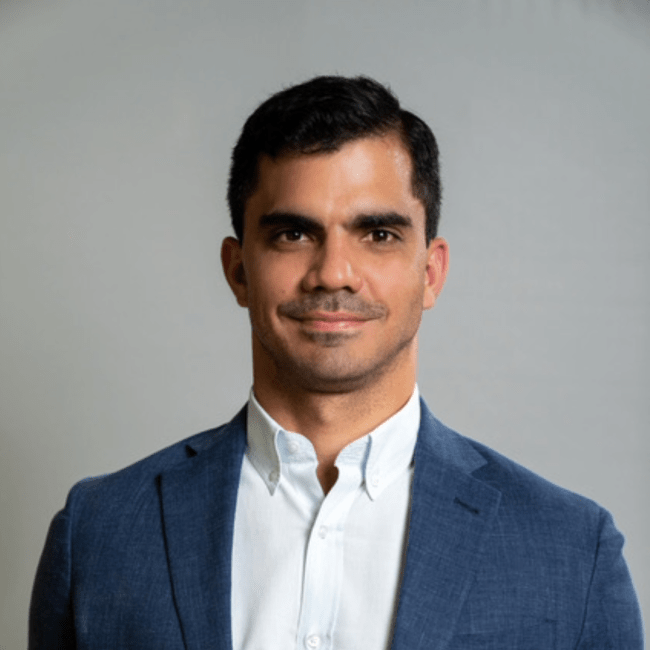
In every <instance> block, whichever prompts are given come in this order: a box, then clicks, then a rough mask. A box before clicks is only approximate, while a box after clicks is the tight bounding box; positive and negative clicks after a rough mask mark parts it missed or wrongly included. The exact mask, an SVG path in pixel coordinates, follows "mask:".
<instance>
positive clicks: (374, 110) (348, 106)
mask: <svg viewBox="0 0 650 650" xmlns="http://www.w3.org/2000/svg"><path fill="white" fill-rule="evenodd" d="M391 132H394V133H397V134H398V135H399V136H400V137H401V139H402V142H403V143H404V145H405V147H406V149H407V151H408V152H409V154H410V156H411V162H412V167H413V170H412V179H411V183H412V191H413V195H414V196H415V197H416V198H417V199H419V200H420V201H421V202H422V204H423V205H424V209H425V213H426V228H425V231H426V232H425V237H426V242H427V245H428V244H429V242H430V241H431V240H432V239H433V238H434V237H435V236H436V234H437V231H438V221H439V219H440V199H441V194H442V187H441V183H440V169H439V164H438V145H437V143H436V139H435V136H434V135H433V133H432V132H431V129H430V128H429V127H428V126H427V125H426V123H425V122H424V121H423V120H421V119H420V118H419V117H417V115H414V114H413V113H410V112H409V111H405V110H404V109H402V108H401V107H400V104H399V101H398V99H397V97H396V96H395V95H394V94H393V93H392V92H391V91H390V90H389V89H388V88H386V87H385V86H383V85H381V84H380V83H378V82H377V81H375V80H373V79H370V78H369V77H341V76H323V77H315V78H313V79H311V80H309V81H306V82H304V83H301V84H298V85H296V86H291V87H289V88H286V89H284V90H282V91H280V92H278V93H276V94H274V95H272V96H271V97H269V99H267V100H266V101H265V102H263V103H262V104H260V106H259V107H258V108H257V109H256V110H255V111H254V112H253V113H252V115H251V116H250V117H249V118H248V119H247V120H246V122H245V124H244V128H243V129H242V132H241V135H240V136H239V140H238V141H237V144H236V145H235V148H234V149H233V153H232V161H231V165H230V178H229V181H228V206H229V208H230V218H231V220H232V226H233V229H234V230H235V234H236V235H237V238H238V239H239V240H240V241H242V239H243V235H244V212H245V208H246V202H247V201H248V199H249V198H250V197H251V196H252V195H253V193H254V192H255V189H256V187H257V181H258V163H259V159H260V156H262V155H265V156H269V157H270V158H272V159H275V158H278V157H280V156H284V155H289V154H296V153H297V154H310V153H323V152H332V151H337V150H338V149H340V148H341V147H342V146H343V145H344V144H346V143H347V142H350V141H352V140H358V139H360V138H365V137H370V136H375V135H379V136H381V135H386V134H388V133H391Z"/></svg>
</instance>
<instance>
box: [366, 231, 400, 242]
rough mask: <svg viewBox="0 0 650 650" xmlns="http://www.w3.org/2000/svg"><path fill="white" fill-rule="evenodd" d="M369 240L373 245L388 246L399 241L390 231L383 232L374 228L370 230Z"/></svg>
mask: <svg viewBox="0 0 650 650" xmlns="http://www.w3.org/2000/svg"><path fill="white" fill-rule="evenodd" d="M368 236H369V237H370V240H371V241H372V242H373V243H375V244H389V243H391V242H394V241H399V239H400V238H399V237H398V236H397V235H396V234H395V233H394V232H391V231H390V230H385V229H384V228H376V229H375V230H371V231H370V233H369V235H368Z"/></svg>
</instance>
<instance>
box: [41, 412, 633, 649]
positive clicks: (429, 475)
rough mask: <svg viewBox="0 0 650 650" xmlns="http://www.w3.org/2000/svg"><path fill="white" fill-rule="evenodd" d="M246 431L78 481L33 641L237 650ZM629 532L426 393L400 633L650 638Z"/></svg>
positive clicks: (227, 430) (507, 645)
mask: <svg viewBox="0 0 650 650" xmlns="http://www.w3.org/2000/svg"><path fill="white" fill-rule="evenodd" d="M245 446H246V411H245V409H244V410H242V411H241V412H240V413H239V414H238V415H237V416H236V417H235V418H234V419H233V420H232V421H231V422H230V423H229V424H226V425H224V426H222V427H220V428H218V429H214V430H211V431H207V432H204V433H201V434H198V435H196V436H194V437H192V438H189V439H187V440H185V441H183V442H179V443H177V444H175V445H173V446H171V447H169V448H167V449H164V450H162V451H160V452H158V453H156V454H154V455H153V456H151V457H149V458H146V459H145V460H142V461H140V462H138V463H136V464H135V465H132V466H130V467H127V468H126V469H124V470H121V471H119V472H116V473H115V474H110V475H107V476H103V477H100V478H96V479H90V480H86V481H82V482H81V483H79V484H77V485H76V486H75V487H74V488H73V489H72V490H71V492H70V495H69V497H68V500H67V503H66V506H65V508H64V509H63V510H62V511H61V512H59V513H58V514H57V515H56V517H55V518H54V520H53V522H52V525H51V527H50V531H49V533H48V537H47V541H46V544H45V550H44V551H43V555H42V558H41V561H40V564H39V567H38V571H37V575H36V581H35V585H34V591H33V595H32V604H31V611H30V635H29V648H30V650H46V649H52V650H55V649H56V650H68V649H73V648H76V649H78V650H91V649H92V650H100V649H101V650H120V649H127V648H128V649H129V650H145V649H146V650H149V649H151V650H165V649H169V650H172V649H173V650H181V649H182V650H212V649H214V650H231V647H232V641H231V630H230V580H231V553H232V540H233V527H234V515H235V504H236V499H237V489H238V484H239V473H240V468H241V464H242V457H243V453H244V450H245ZM622 545H623V538H622V536H621V534H620V533H619V532H618V531H617V530H616V529H615V527H614V524H613V522H612V519H611V516H610V515H609V514H608V513H607V512H606V511H605V510H603V509H602V508H600V507H599V506H598V505H596V504H595V503H593V502H592V501H589V500H587V499H585V498H583V497H579V496H577V495H575V494H572V493H570V492H567V491H565V490H563V489H561V488H558V487H556V486H554V485H552V484H550V483H548V482H546V481H544V480H543V479H541V478H539V477H538V476H536V475H534V474H532V473H531V472H529V471H527V470H525V469H523V468H522V467H520V466H518V465H517V464H515V463H513V462H512V461H510V460H508V459H506V458H504V457H503V456H500V455H499V454H497V453H495V452H494V451H492V450H490V449H488V448H486V447H484V446H483V445H480V444H478V443H476V442H473V441H471V440H468V439H467V438H464V437H462V436H460V435H458V434H457V433H455V432H453V431H451V430H450V429H448V428H447V427H445V426H444V425H443V424H442V423H440V422H439V421H438V420H436V419H435V418H434V417H433V415H432V414H431V413H430V412H429V410H428V409H427V407H426V406H425V405H424V403H422V418H421V426H420V431H419V434H418V441H417V445H416V448H415V471H414V477H413V487H412V499H411V513H410V522H409V534H408V549H407V553H406V559H405V566H404V574H403V579H402V585H401V590H400V596H399V605H398V611H397V616H396V620H395V624H394V634H393V644H392V648H393V650H418V649H422V650H424V649H427V650H478V649H479V648H480V649H483V650H546V649H549V650H550V649H551V648H553V649H556V650H559V649H568V648H571V649H582V650H587V649H589V650H601V649H602V650H605V649H606V648H607V649H616V650H641V648H642V647H643V641H642V631H641V619H640V614H639V608H638V604H637V601H636V597H635V594H634V589H633V587H632V583H631V580H630V576H629V573H628V570H627V567H626V565H625V562H624V560H623V557H622V555H621V547H622ZM235 650H238V649H235ZM359 650H375V649H373V648H369V649H365V648H360V649H359Z"/></svg>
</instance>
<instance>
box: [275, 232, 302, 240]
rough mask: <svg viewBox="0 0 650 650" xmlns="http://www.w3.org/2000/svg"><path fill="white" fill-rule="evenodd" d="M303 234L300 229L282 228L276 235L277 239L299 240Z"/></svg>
mask: <svg viewBox="0 0 650 650" xmlns="http://www.w3.org/2000/svg"><path fill="white" fill-rule="evenodd" d="M303 236H304V233H303V232H302V230H283V231H282V232H279V233H278V234H277V235H276V238H277V239H278V240H279V241H291V242H294V241H300V240H301V239H302V238H303Z"/></svg>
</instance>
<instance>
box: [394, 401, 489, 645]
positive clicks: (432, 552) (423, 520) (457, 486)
mask: <svg viewBox="0 0 650 650" xmlns="http://www.w3.org/2000/svg"><path fill="white" fill-rule="evenodd" d="M421 407H422V419H421V423H420V431H419V433H418V442H417V445H416V448H415V469H414V476H413V487H412V495H411V512H410V521H409V533H408V546H407V551H406V560H405V566H404V573H403V579H402V586H401V590H400V597H399V605H398V610H397V616H396V620H395V627H394V632H393V644H392V649H393V650H417V649H418V648H424V647H426V648H427V649H428V650H429V649H430V650H442V649H443V648H445V647H447V644H448V642H449V640H450V639H451V637H452V635H453V631H454V627H455V624H456V620H457V618H458V615H459V614H460V611H461V608H462V605H463V603H464V601H465V598H466V596H467V594H468V591H469V588H470V585H471V583H472V580H473V578H474V575H475V573H476V570H477V568H478V566H479V564H480V559H481V552H482V549H483V545H484V542H485V538H486V534H487V533H488V531H489V530H490V527H491V526H492V523H493V520H494V517H495V515H496V512H497V509H498V506H499V501H500V498H501V493H500V492H499V491H498V490H496V489H495V488H493V487H491V486H489V485H487V484H486V483H484V482H482V481H480V480H478V479H477V478H475V477H473V476H472V472H474V471H476V470H477V469H478V468H479V467H481V466H483V465H484V464H485V463H486V461H485V459H484V458H483V456H481V455H480V454H479V453H478V452H477V451H476V450H475V449H474V448H473V447H472V446H471V445H470V443H469V442H468V441H467V440H465V439H464V438H462V437H461V436H459V435H458V434H456V433H455V432H453V431H451V430H450V429H448V428H447V427H445V426H444V425H443V424H442V423H441V422H439V421H438V420H437V419H436V418H435V417H433V415H432V414H431V412H430V411H429V409H428V408H427V407H426V405H425V404H424V402H422V404H421Z"/></svg>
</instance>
